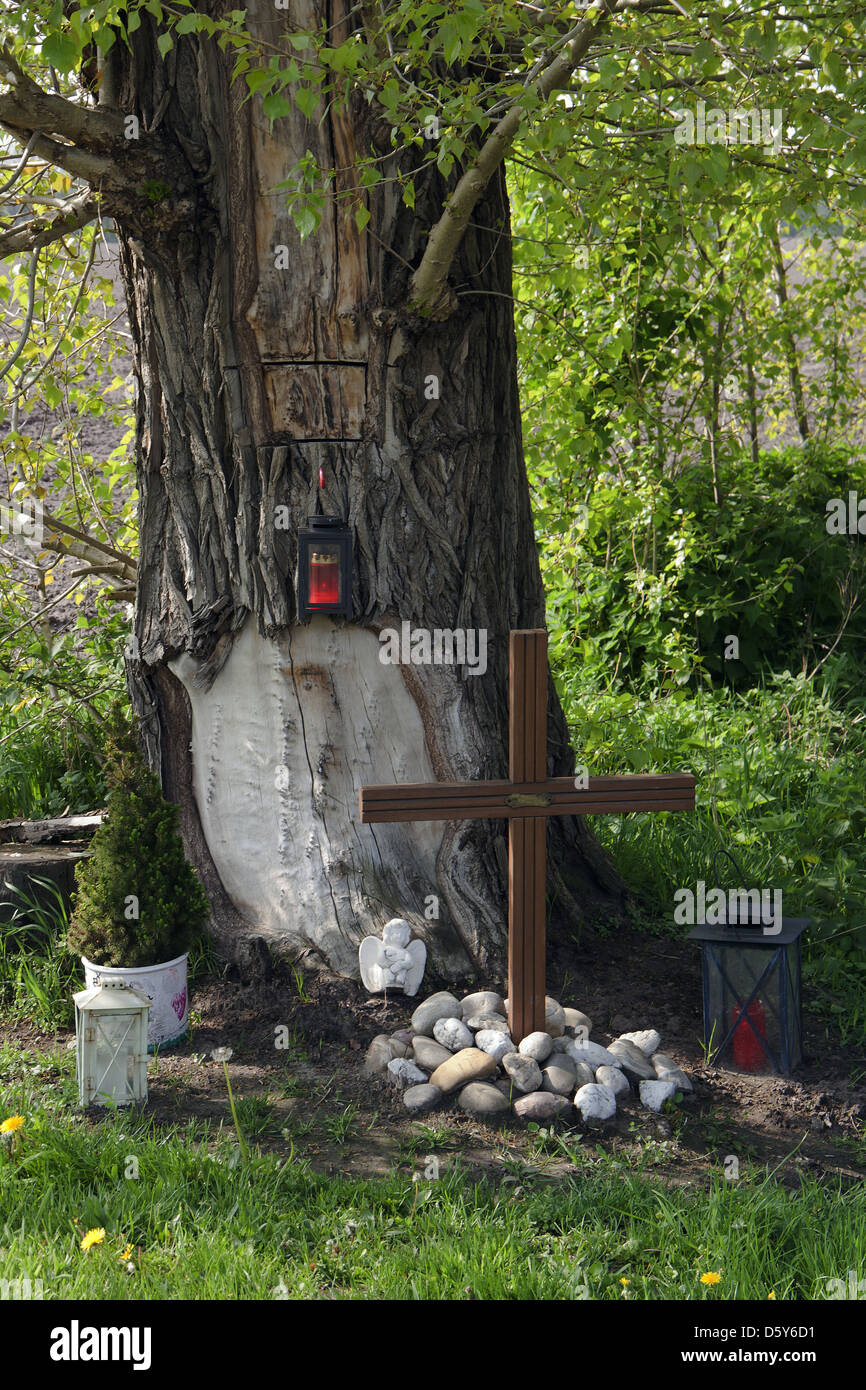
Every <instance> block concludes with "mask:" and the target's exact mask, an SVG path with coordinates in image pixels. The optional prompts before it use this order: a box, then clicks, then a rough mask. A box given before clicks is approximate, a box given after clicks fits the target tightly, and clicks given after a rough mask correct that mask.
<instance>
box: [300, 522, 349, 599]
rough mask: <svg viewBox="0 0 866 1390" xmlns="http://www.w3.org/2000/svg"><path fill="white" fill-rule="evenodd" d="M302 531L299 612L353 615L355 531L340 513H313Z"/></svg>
mask: <svg viewBox="0 0 866 1390" xmlns="http://www.w3.org/2000/svg"><path fill="white" fill-rule="evenodd" d="M309 523H310V524H309V527H307V528H305V529H304V530H301V531H299V532H298V616H299V617H300V618H309V617H311V616H312V614H313V613H340V614H342V615H343V617H346V618H350V617H351V616H352V533H351V531H350V530H349V528H348V526H345V525H344V524H343V522H342V521H341V519H340V517H338V516H311V517H310V518H309Z"/></svg>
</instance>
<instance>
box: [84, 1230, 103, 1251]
mask: <svg viewBox="0 0 866 1390" xmlns="http://www.w3.org/2000/svg"><path fill="white" fill-rule="evenodd" d="M104 1240H105V1227H104V1226H94V1228H93V1230H92V1231H88V1232H87V1234H86V1235H83V1236H82V1237H81V1248H82V1250H89V1249H90V1247H91V1245H101V1244H102V1242H103V1241H104Z"/></svg>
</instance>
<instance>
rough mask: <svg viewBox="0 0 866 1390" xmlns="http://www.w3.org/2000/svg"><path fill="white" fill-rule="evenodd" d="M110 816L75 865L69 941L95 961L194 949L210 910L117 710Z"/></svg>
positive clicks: (138, 962)
mask: <svg viewBox="0 0 866 1390" xmlns="http://www.w3.org/2000/svg"><path fill="white" fill-rule="evenodd" d="M105 777H106V783H107V786H108V790H109V796H108V810H107V812H106V816H105V820H104V822H103V824H102V825H101V826H100V828H99V830H98V831H97V833H96V835H95V836H94V838H93V854H92V856H91V857H90V859H86V860H82V861H81V863H79V865H78V866H77V868H76V872H75V881H76V894H75V899H74V904H73V912H72V920H71V923H70V926H69V930H68V932H67V936H66V944H67V948H68V949H69V950H70V951H73V952H74V953H75V954H77V955H83V956H86V957H87V959H88V960H91V961H93V962H94V964H96V965H111V966H130V967H133V966H142V965H157V964H159V963H160V962H162V961H166V960H172V959H173V958H174V957H175V956H179V955H181V954H182V953H183V952H184V951H187V950H189V948H190V946H191V945H192V944H193V943H194V941H195V940H196V938H197V937H198V936H199V934H200V932H201V928H202V927H203V925H204V923H205V921H206V920H207V917H208V913H209V911H210V908H209V904H208V900H207V896H206V894H205V891H204V889H203V887H202V885H201V883H200V882H199V879H198V877H197V875H196V873H195V871H194V869H193V868H192V866H191V865H190V864H189V862H188V861H187V859H186V857H185V855H184V850H183V843H182V841H181V838H180V835H179V834H178V831H177V822H178V809H177V807H176V806H175V805H173V804H172V803H171V802H168V801H166V800H165V798H164V797H163V795H162V789H161V787H160V784H159V779H158V778H157V777H156V776H155V774H154V773H152V772H151V771H150V769H149V768H148V767H147V765H146V763H145V761H144V759H143V758H142V756H141V753H140V751H139V749H138V746H137V741H136V737H135V733H134V730H133V729H131V728H130V726H129V725H128V724H127V722H126V719H125V718H124V716H123V715H122V713H121V712H120V711H119V710H117V709H115V711H114V713H113V716H112V720H111V728H110V733H109V736H108V741H107V763H106V769H105Z"/></svg>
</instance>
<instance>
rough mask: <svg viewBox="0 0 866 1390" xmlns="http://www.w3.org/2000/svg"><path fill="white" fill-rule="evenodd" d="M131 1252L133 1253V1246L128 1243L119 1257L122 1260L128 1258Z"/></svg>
mask: <svg viewBox="0 0 866 1390" xmlns="http://www.w3.org/2000/svg"><path fill="white" fill-rule="evenodd" d="M131 1254H132V1246H131V1245H127V1247H126V1249H125V1250H122V1251H121V1253H120V1257H119V1258H120V1259H121V1260H128V1259H129V1257H130V1255H131Z"/></svg>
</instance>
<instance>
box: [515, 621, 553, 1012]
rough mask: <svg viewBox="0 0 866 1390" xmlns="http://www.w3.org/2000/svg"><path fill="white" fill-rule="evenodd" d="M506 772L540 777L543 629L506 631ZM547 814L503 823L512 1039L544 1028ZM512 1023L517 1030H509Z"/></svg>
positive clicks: (523, 778)
mask: <svg viewBox="0 0 866 1390" xmlns="http://www.w3.org/2000/svg"><path fill="white" fill-rule="evenodd" d="M508 703H509V711H508V730H509V739H508V749H509V752H508V762H509V769H508V775H509V779H510V781H512V782H544V781H545V779H546V777H547V633H546V632H544V631H543V630H534V631H528V632H527V631H518V632H512V633H511V638H510V644H509V652H508ZM546 865H547V818H546V817H543V816H537V817H534V818H530V817H525V816H521V817H515V818H514V819H513V820H509V822H508V988H509V1000H508V1022H509V1025H510V1028H511V1036H512V1037H513V1038H525V1037H526V1035H527V1034H528V1033H533V1032H537V1031H539V1030H542V1029H543V1028H544V1023H545V920H546V912H545V901H544V890H545V879H546ZM515 1030H516V1031H515Z"/></svg>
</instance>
